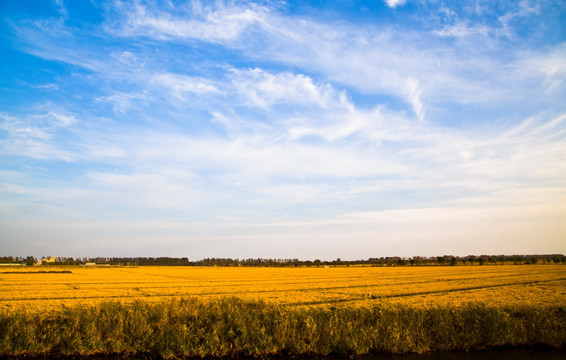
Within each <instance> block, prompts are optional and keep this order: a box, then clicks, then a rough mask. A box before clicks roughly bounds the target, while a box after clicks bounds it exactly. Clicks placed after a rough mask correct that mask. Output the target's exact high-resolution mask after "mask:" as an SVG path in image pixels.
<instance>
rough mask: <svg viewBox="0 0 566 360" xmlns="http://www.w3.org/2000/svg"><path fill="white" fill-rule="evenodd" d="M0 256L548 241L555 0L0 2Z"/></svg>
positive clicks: (565, 97)
mask: <svg viewBox="0 0 566 360" xmlns="http://www.w3.org/2000/svg"><path fill="white" fill-rule="evenodd" d="M0 54H2V55H1V56H0V253H1V254H2V255H5V256H7V255H13V256H27V255H33V256H36V257H40V256H72V257H84V256H92V257H94V256H172V257H188V258H189V259H191V260H197V259H202V258H206V257H230V258H257V257H262V258H298V259H304V260H306V259H311V260H312V259H324V260H332V259H336V258H338V257H339V258H341V259H343V260H344V259H349V260H353V259H367V258H369V257H381V256H403V257H409V256H437V255H438V256H439V255H445V254H446V255H447V254H450V255H459V256H464V255H481V254H507V255H512V254H554V253H561V254H562V253H565V252H566V2H564V1H552V0H549V1H546V0H540V1H524V0H523V1H479V0H478V1H450V0H443V1H437V0H419V1H416V0H386V1H382V0H372V1H355V0H336V1H291V0H290V1H275V0H274V1H269V0H266V1H255V2H249V1H174V0H171V1H151V0H148V1H117V0H109V1H87V0H85V1H65V0H52V1H35V0H2V1H0Z"/></svg>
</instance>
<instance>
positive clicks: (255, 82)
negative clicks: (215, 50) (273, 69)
mask: <svg viewBox="0 0 566 360" xmlns="http://www.w3.org/2000/svg"><path fill="white" fill-rule="evenodd" d="M232 72H233V73H234V78H233V80H232V83H233V86H234V87H235V88H236V91H237V92H239V93H240V94H241V95H242V96H243V97H244V99H247V100H246V102H247V103H249V104H250V105H252V106H257V107H260V108H265V109H267V108H269V107H270V106H272V105H277V104H283V105H285V104H292V105H307V106H308V105H315V106H319V107H323V108H324V107H327V106H328V102H329V101H330V97H332V96H333V93H334V90H333V88H332V87H331V86H330V85H316V84H314V82H313V79H312V78H310V77H309V76H305V75H302V74H292V73H288V72H285V73H279V74H271V73H268V72H265V71H263V70H262V69H259V68H255V69H249V70H238V69H232Z"/></svg>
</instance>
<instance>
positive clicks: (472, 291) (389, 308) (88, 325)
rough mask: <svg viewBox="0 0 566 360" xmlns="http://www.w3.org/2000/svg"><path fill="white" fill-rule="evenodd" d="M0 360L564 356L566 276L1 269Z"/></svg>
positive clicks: (502, 271) (456, 270) (482, 270)
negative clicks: (461, 353)
mask: <svg viewBox="0 0 566 360" xmlns="http://www.w3.org/2000/svg"><path fill="white" fill-rule="evenodd" d="M0 290H1V291H0V334H3V336H0V356H10V357H13V356H21V357H29V356H55V357H57V356H61V355H70V356H81V355H96V354H122V355H124V354H125V355H143V356H150V357H153V356H156V357H158V358H187V357H195V356H197V357H202V356H212V357H225V356H228V357H233V356H239V355H244V356H254V357H265V356H267V355H276V354H290V355H328V354H338V355H361V354H369V353H375V352H380V353H409V352H426V351H439V350H466V351H467V350H473V349H484V348H489V347H493V346H496V347H497V346H535V345H536V346H540V345H542V346H545V347H551V348H555V349H556V348H559V349H564V348H565V347H566V311H564V309H565V308H566V266H562V265H523V266H512V265H509V266H503V265H502V266H426V267H329V268H324V267H311V268H267V267H260V268H245V267H151V266H147V267H82V266H81V267H79V266H74V267H66V268H65V267H42V268H29V267H25V268H24V267H20V268H6V269H1V270H0Z"/></svg>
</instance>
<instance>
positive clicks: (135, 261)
mask: <svg viewBox="0 0 566 360" xmlns="http://www.w3.org/2000/svg"><path fill="white" fill-rule="evenodd" d="M43 259H44V258H43ZM39 260H42V259H36V258H35V257H33V256H27V257H13V256H0V263H3V264H21V265H30V266H31V265H34V264H37V263H38V261H39ZM565 263H566V256H564V255H563V254H549V255H468V256H452V255H444V256H432V257H423V256H413V257H398V256H393V257H379V258H369V259H367V260H341V259H340V258H338V259H336V260H331V261H323V260H319V259H316V260H299V259H262V258H257V259H251V258H250V259H230V258H206V259H201V260H195V261H190V260H189V259H188V258H186V257H182V258H175V257H82V258H73V257H56V258H55V261H52V262H49V263H45V262H44V263H43V265H90V264H96V265H119V266H251V267H253V266H263V267H320V266H427V265H428V266H431V265H443V266H455V265H503V264H515V265H523V264H565Z"/></svg>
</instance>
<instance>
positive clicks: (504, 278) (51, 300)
mask: <svg viewBox="0 0 566 360" xmlns="http://www.w3.org/2000/svg"><path fill="white" fill-rule="evenodd" d="M46 269H48V270H53V272H46V271H45V270H46ZM22 270H25V271H22ZM42 271H43V272H42ZM173 297H198V298H201V299H214V298H219V297H239V298H242V299H250V300H259V299H261V300H264V301H267V302H274V303H278V304H285V305H289V306H297V305H301V306H305V305H310V306H314V305H316V306H323V307H325V306H334V307H336V306H356V307H365V306H371V305H372V304H375V303H378V302H379V303H402V304H408V305H415V306H431V305H439V304H441V305H442V304H449V305H458V304H464V303H467V302H476V301H481V302H485V303H488V304H490V305H493V306H504V305H510V304H513V305H536V306H555V305H559V306H566V266H562V265H541V266H535V265H533V266H483V267H464V266H457V267H391V268H371V267H365V268H364V267H350V268H346V267H345V268H217V267H137V268H135V267H92V268H86V267H68V268H58V267H57V268H32V269H29V268H24V269H22V268H18V269H5V270H4V269H2V271H0V309H2V308H4V309H15V308H21V307H26V308H39V309H53V308H58V307H61V306H72V305H75V304H93V303H98V302H101V301H103V300H106V299H116V300H121V301H123V302H126V303H127V302H132V301H134V300H139V299H143V300H146V301H159V300H162V299H164V298H173Z"/></svg>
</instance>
